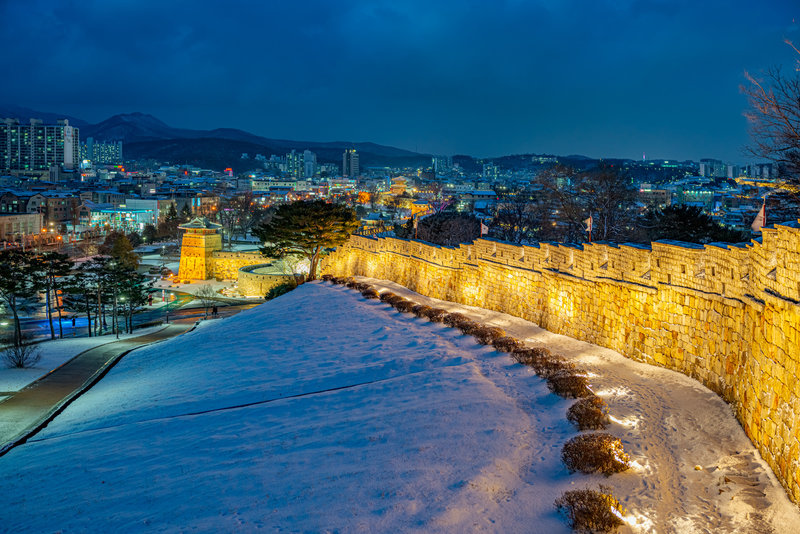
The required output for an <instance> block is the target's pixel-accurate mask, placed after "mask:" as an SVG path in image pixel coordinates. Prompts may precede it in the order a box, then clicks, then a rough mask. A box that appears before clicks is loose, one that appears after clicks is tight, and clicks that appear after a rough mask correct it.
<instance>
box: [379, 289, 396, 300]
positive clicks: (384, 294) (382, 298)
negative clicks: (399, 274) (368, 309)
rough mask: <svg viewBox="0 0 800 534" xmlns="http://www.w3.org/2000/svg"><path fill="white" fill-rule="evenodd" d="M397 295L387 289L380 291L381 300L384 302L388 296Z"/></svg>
mask: <svg viewBox="0 0 800 534" xmlns="http://www.w3.org/2000/svg"><path fill="white" fill-rule="evenodd" d="M396 296H397V295H396V294H394V293H392V292H391V291H387V292H385V293H381V302H386V301H387V300H389V299H390V298H393V297H396Z"/></svg>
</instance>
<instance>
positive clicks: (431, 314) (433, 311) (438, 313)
mask: <svg viewBox="0 0 800 534" xmlns="http://www.w3.org/2000/svg"><path fill="white" fill-rule="evenodd" d="M423 315H424V316H425V317H427V318H428V320H430V322H432V323H441V322H442V321H443V320H444V318H445V316H446V315H447V310H443V309H442V308H429V309H427V310H425V313H424V314H423Z"/></svg>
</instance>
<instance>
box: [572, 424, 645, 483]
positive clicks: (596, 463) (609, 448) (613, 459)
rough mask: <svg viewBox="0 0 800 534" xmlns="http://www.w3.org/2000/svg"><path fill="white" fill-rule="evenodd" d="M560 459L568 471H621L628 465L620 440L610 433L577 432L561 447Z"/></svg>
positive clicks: (627, 457)
mask: <svg viewBox="0 0 800 534" xmlns="http://www.w3.org/2000/svg"><path fill="white" fill-rule="evenodd" d="M561 460H562V461H563V462H564V465H566V466H567V469H569V470H570V472H574V471H580V472H581V473H603V474H604V475H606V476H609V475H613V474H614V473H621V472H622V471H625V470H627V469H628V468H629V467H630V457H629V456H628V455H627V454H626V453H625V451H624V450H623V448H622V442H621V441H620V440H619V438H615V437H614V436H612V435H611V434H605V433H598V434H579V435H577V436H575V437H574V438H572V439H571V440H569V441H568V442H566V443H565V444H564V448H563V449H561Z"/></svg>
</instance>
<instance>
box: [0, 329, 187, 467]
mask: <svg viewBox="0 0 800 534" xmlns="http://www.w3.org/2000/svg"><path fill="white" fill-rule="evenodd" d="M193 324H194V322H193V321H179V322H177V323H173V324H170V325H169V326H167V327H165V328H163V329H161V330H159V331H157V332H153V333H150V334H146V335H143V336H139V337H134V338H129V339H122V340H119V341H112V342H111V343H106V344H105V345H100V346H98V347H94V348H92V349H89V350H86V351H84V352H82V353H80V354H78V355H77V356H75V357H74V358H73V359H71V360H70V361H68V362H67V363H65V364H64V365H62V366H61V367H58V368H57V369H55V370H53V371H51V372H50V373H49V374H47V375H45V376H43V377H42V378H40V379H39V380H37V381H36V382H34V383H33V384H31V385H29V386H28V387H26V388H24V389H22V390H20V391H19V392H15V393H14V394H13V396H12V397H10V398H8V399H6V400H5V401H3V402H0V456H1V455H3V454H5V453H6V452H8V451H9V450H10V449H12V448H13V447H15V446H17V445H20V444H22V443H24V442H25V441H27V439H28V438H30V437H31V436H32V435H34V434H36V433H37V432H38V431H39V430H41V429H42V428H44V426H45V425H47V423H49V422H50V421H51V420H52V419H53V418H54V417H55V416H56V415H58V414H59V413H61V411H63V410H64V408H66V407H67V405H69V403H70V402H72V401H73V400H74V399H75V398H76V397H78V396H79V395H80V394H81V393H83V392H84V391H86V390H87V389H89V388H90V387H91V386H93V385H94V384H95V383H96V382H97V381H98V380H100V379H101V378H102V377H103V376H104V375H105V374H106V373H107V372H108V371H109V370H110V369H111V367H113V366H114V364H116V363H117V361H118V360H119V359H120V358H121V357H122V356H124V355H125V354H127V353H129V352H130V351H132V350H133V349H136V348H139V347H141V346H144V345H148V344H150V343H155V342H157V341H162V340H164V339H169V338H171V337H174V336H177V335H180V334H183V333H184V332H187V331H188V330H190V329H191V328H192V325H193Z"/></svg>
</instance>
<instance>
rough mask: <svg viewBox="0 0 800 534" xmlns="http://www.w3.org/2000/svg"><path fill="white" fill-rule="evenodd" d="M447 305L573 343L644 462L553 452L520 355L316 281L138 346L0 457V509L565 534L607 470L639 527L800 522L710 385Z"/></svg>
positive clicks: (565, 431)
mask: <svg viewBox="0 0 800 534" xmlns="http://www.w3.org/2000/svg"><path fill="white" fill-rule="evenodd" d="M376 283H377V282H376ZM384 285H385V284H384ZM391 289H392V290H393V291H396V292H398V293H404V294H406V295H409V296H412V297H413V298H415V299H418V300H420V301H426V302H432V301H430V299H425V298H424V297H421V296H419V295H414V294H413V293H411V292H409V291H408V290H405V289H403V288H400V287H397V286H391ZM437 304H439V305H442V306H445V307H447V308H449V309H454V310H455V309H458V310H460V311H463V312H464V313H467V314H470V315H471V316H473V317H475V318H479V319H481V320H483V321H486V322H491V323H493V324H499V325H502V326H503V327H504V328H506V329H507V330H508V331H510V332H513V334H514V335H516V336H517V337H520V338H522V339H525V340H526V341H528V342H529V343H544V344H546V345H547V346H549V347H551V348H552V349H553V350H556V351H558V352H559V353H562V354H564V355H566V356H567V357H570V358H572V359H575V360H577V361H580V363H581V365H582V366H586V367H587V368H588V369H589V370H590V371H591V372H592V376H593V377H594V378H592V381H593V383H595V384H596V385H597V387H598V388H599V389H598V394H600V395H602V396H603V397H604V398H605V399H607V401H608V403H609V406H610V408H611V410H612V414H613V415H615V416H616V417H615V421H616V423H615V424H614V425H613V426H612V427H611V428H610V431H611V432H613V433H614V434H616V435H618V436H620V437H621V438H622V439H623V442H624V443H625V447H626V449H627V450H628V451H629V452H630V453H631V455H632V457H633V459H634V460H635V462H636V463H635V466H636V467H635V469H634V470H632V471H631V472H629V473H624V474H620V475H614V476H612V477H610V478H605V477H602V476H597V477H595V476H583V475H570V474H568V473H567V472H566V470H565V468H564V467H563V465H562V464H561V463H560V460H559V454H560V449H561V446H562V445H563V443H564V442H565V441H566V440H567V439H568V438H569V437H571V436H574V435H575V433H576V431H575V430H574V428H572V427H571V425H570V424H569V423H567V421H566V420H565V418H564V413H565V411H566V409H567V407H568V406H569V405H570V401H567V400H563V399H560V398H559V397H556V396H555V395H553V394H551V393H549V391H548V389H547V387H546V386H545V384H544V382H543V381H542V380H540V379H538V378H536V377H535V376H534V375H532V374H531V372H530V371H529V370H528V368H526V367H523V366H520V365H516V364H513V363H512V362H511V360H510V359H509V358H508V356H507V355H505V354H501V353H498V352H495V351H493V350H491V349H490V348H489V347H484V346H480V345H478V344H477V343H475V341H474V339H473V338H471V337H469V336H464V335H460V334H459V333H458V331H456V330H453V329H448V328H446V327H444V326H442V325H441V324H434V323H430V322H427V321H426V320H422V319H417V318H414V317H412V316H410V315H407V314H398V313H396V312H395V311H394V310H392V309H391V308H390V307H389V306H388V305H387V304H384V303H381V302H378V301H368V300H365V299H363V298H362V297H361V296H360V295H359V294H358V293H356V292H354V291H351V290H348V289H345V288H343V287H342V286H331V285H329V284H324V283H311V284H306V285H304V286H301V287H300V288H299V289H297V290H295V291H293V292H291V293H289V294H287V295H285V296H283V297H280V298H278V299H276V300H273V301H271V302H268V303H266V304H264V305H262V306H259V307H257V308H255V309H253V310H250V311H248V312H244V313H242V314H240V315H238V316H235V317H233V318H230V319H225V320H219V321H209V322H205V323H203V324H202V325H201V327H200V328H199V329H198V330H196V331H194V332H191V333H189V334H187V335H184V336H182V337H180V338H177V339H174V340H171V341H168V342H165V343H161V344H159V345H155V346H151V347H148V348H145V349H142V350H138V351H134V352H133V353H131V354H129V355H128V356H126V357H125V358H124V359H123V360H122V361H121V362H120V364H119V365H117V366H116V367H115V368H114V369H112V371H111V372H110V373H109V374H108V375H107V376H106V377H105V378H104V379H103V380H101V381H100V382H99V383H98V384H97V385H96V386H95V387H93V388H92V389H91V390H90V391H89V392H88V393H87V394H85V395H84V396H83V397H81V398H80V399H78V400H77V401H76V402H75V403H73V404H72V405H71V406H70V407H68V408H67V409H66V410H65V411H64V413H63V414H61V415H59V416H58V417H57V418H56V419H55V420H54V421H53V423H51V424H50V425H49V426H48V428H46V429H45V430H44V431H43V432H42V433H40V434H39V435H37V436H35V437H34V438H33V439H32V440H30V441H29V442H27V443H26V444H24V445H22V446H20V447H18V448H16V449H14V450H12V451H11V452H9V453H8V454H7V455H5V456H3V457H0V477H2V479H3V480H4V492H5V495H6V499H5V502H4V514H3V516H4V524H5V525H6V528H7V529H8V530H9V531H13V532H42V531H54V530H59V531H87V530H90V531H107V532H109V531H114V532H119V531H138V530H143V529H145V530H152V531H190V530H197V531H205V532H211V531H215V532H229V531H254V530H258V529H263V530H265V531H278V530H283V531H299V532H303V531H313V532H320V531H341V532H353V531H365V532H399V531H417V532H468V531H477V530H481V531H489V532H531V531H533V532H547V533H555V534H558V533H566V532H568V530H567V528H566V525H565V523H564V522H563V520H562V519H561V518H560V517H559V516H557V515H556V513H555V511H554V508H553V504H552V503H553V500H554V499H555V498H556V496H558V495H559V494H560V493H561V492H562V491H564V490H566V489H570V488H574V487H576V486H578V487H581V486H583V485H586V484H592V485H596V484H597V483H598V482H601V483H606V484H610V485H612V486H613V487H614V489H615V493H617V494H618V495H620V497H621V498H623V499H624V505H625V506H626V508H627V509H628V515H627V516H626V519H627V521H628V523H629V524H628V526H626V527H625V532H650V531H659V532H667V531H675V530H681V531H686V532H703V531H710V532H742V533H744V532H763V533H769V532H773V533H776V534H777V533H783V532H786V533H789V532H795V531H796V528H797V527H798V526H799V525H800V514H798V511H797V509H796V508H795V507H793V506H792V505H791V504H790V503H789V502H788V500H787V499H786V497H785V495H784V494H783V491H782V489H781V488H780V486H779V485H777V483H776V482H775V480H774V478H770V474H769V471H768V470H767V469H766V468H765V466H764V464H763V462H762V461H761V460H760V458H759V457H758V456H757V454H755V451H754V449H753V448H752V446H751V445H750V444H749V442H748V441H747V439H746V438H745V437H744V434H743V432H742V431H741V428H740V427H739V426H738V424H737V423H736V421H735V419H734V418H733V415H732V413H731V411H730V408H729V407H728V406H726V405H725V404H724V403H723V402H722V401H721V400H720V399H719V398H718V397H717V396H716V395H715V394H714V393H712V392H711V391H709V390H707V389H705V388H702V387H700V386H699V385H698V384H697V383H696V382H694V381H692V380H691V379H689V378H687V377H684V376H681V375H678V374H677V373H673V372H670V371H666V370H664V369H658V368H653V367H649V366H646V365H643V364H637V363H634V362H631V361H629V360H626V359H624V358H622V357H621V356H620V355H619V354H616V353H614V352H612V351H609V350H607V349H602V348H599V347H595V346H592V345H589V344H586V343H581V342H577V341H575V340H571V339H569V338H564V337H563V336H556V335H554V334H550V333H548V332H546V331H543V330H541V329H539V328H537V327H536V326H535V325H532V324H531V323H527V322H525V321H522V320H520V319H515V318H513V317H510V316H507V315H503V314H499V313H496V312H490V311H486V310H480V309H476V308H469V307H465V306H458V305H455V304H450V303H438V302H437ZM695 464H700V465H702V466H703V470H701V471H695V470H694V469H693V467H692V466H693V465H695ZM65 466H72V467H70V468H65ZM54 473H57V476H54Z"/></svg>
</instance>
